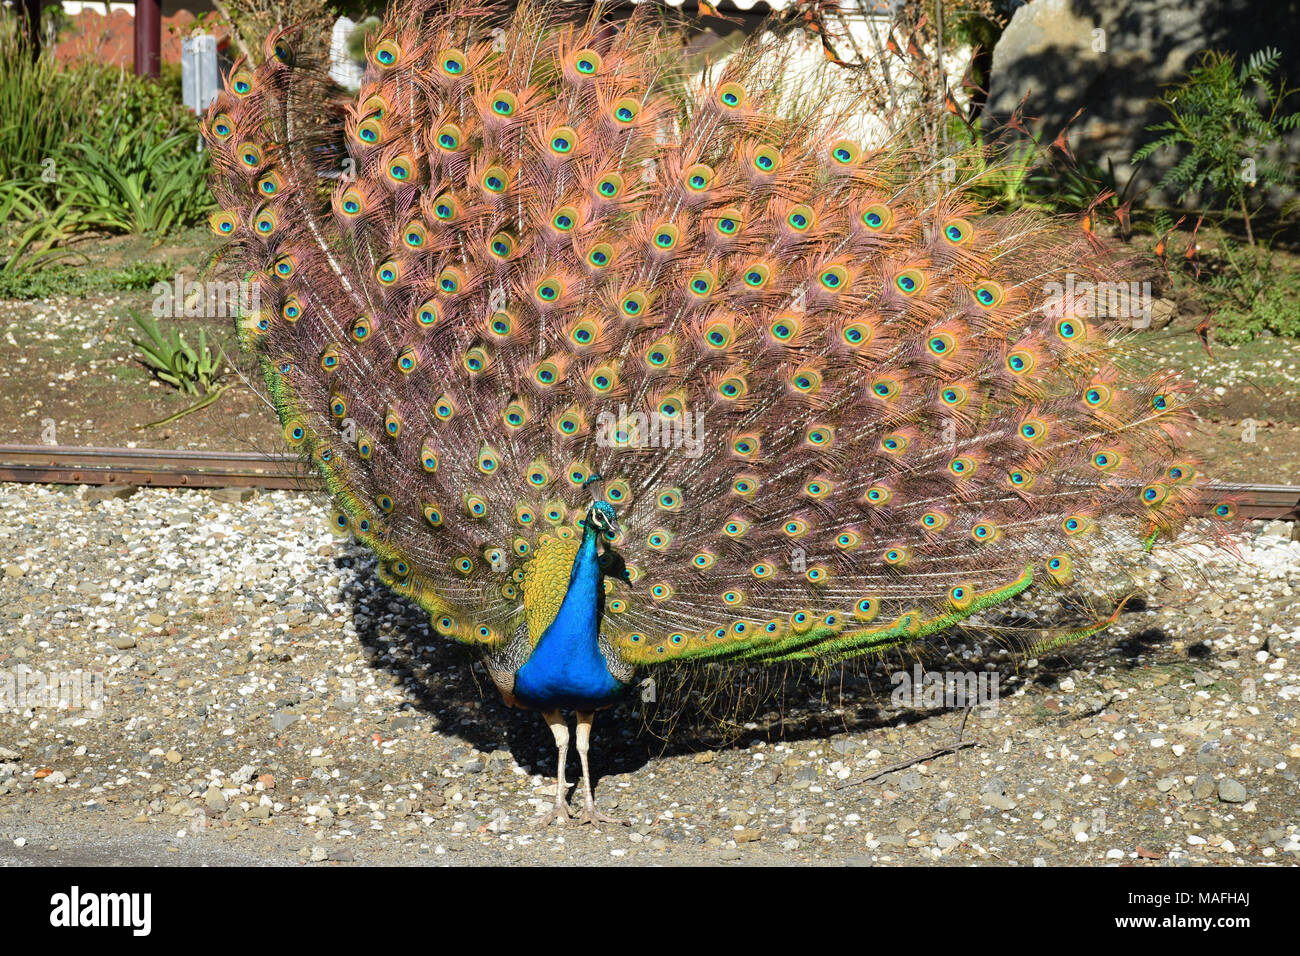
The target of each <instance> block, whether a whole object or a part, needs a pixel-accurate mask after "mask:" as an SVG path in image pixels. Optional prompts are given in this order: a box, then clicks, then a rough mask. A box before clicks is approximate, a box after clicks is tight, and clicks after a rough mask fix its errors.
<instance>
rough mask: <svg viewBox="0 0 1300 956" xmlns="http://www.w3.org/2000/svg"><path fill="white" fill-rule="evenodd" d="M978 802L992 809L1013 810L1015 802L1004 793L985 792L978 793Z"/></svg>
mask: <svg viewBox="0 0 1300 956" xmlns="http://www.w3.org/2000/svg"><path fill="white" fill-rule="evenodd" d="M980 803H982V804H984V805H985V806H986V807H992V808H993V809H994V810H1014V809H1015V808H1016V803H1015V801H1014V800H1012V799H1011V798H1010V797H1008V796H1007V795H1006V794H1004V793H985V794H981V795H980Z"/></svg>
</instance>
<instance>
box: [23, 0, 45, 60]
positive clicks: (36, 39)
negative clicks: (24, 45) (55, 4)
mask: <svg viewBox="0 0 1300 956" xmlns="http://www.w3.org/2000/svg"><path fill="white" fill-rule="evenodd" d="M23 20H24V21H25V23H26V30H27V39H28V40H29V41H31V44H32V59H33V60H35V59H36V58H37V57H39V56H40V55H41V0H23Z"/></svg>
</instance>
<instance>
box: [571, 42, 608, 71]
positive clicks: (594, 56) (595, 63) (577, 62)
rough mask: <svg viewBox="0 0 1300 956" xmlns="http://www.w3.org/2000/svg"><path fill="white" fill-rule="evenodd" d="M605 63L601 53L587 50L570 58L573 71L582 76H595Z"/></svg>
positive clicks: (580, 51) (578, 52)
mask: <svg viewBox="0 0 1300 956" xmlns="http://www.w3.org/2000/svg"><path fill="white" fill-rule="evenodd" d="M603 62H604V61H603V60H602V59H601V57H600V54H599V53H597V52H596V51H595V50H588V49H586V48H584V49H581V50H578V51H577V52H576V53H574V54H573V56H571V57H570V58H569V63H571V64H572V66H573V69H574V70H575V71H577V72H578V73H579V74H581V75H582V76H595V75H596V73H597V72H599V70H600V67H601V64H602V63H603Z"/></svg>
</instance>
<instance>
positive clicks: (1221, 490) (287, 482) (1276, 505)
mask: <svg viewBox="0 0 1300 956" xmlns="http://www.w3.org/2000/svg"><path fill="white" fill-rule="evenodd" d="M0 481H15V482H33V483H38V484H69V485H141V486H145V487H155V488H229V487H258V488H292V489H307V488H317V487H319V486H320V481H319V479H318V478H317V477H316V476H315V475H314V474H312V473H311V472H310V471H309V470H308V469H307V468H306V467H305V466H304V465H303V463H302V461H301V460H300V459H299V458H298V457H297V456H294V455H283V454H281V455H270V454H259V453H257V452H218V451H176V450H166V449H151V448H72V447H67V448H65V447H61V446H56V445H0ZM1224 496H1228V497H1232V498H1234V499H1235V500H1237V502H1238V507H1239V508H1240V510H1241V513H1242V514H1243V515H1245V516H1246V517H1250V518H1281V519H1283V520H1287V521H1297V520H1300V487H1297V486H1294V485H1247V484H1231V483H1224V484H1222V485H1219V486H1217V487H1216V499H1217V498H1218V497H1224Z"/></svg>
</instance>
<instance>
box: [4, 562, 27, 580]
mask: <svg viewBox="0 0 1300 956" xmlns="http://www.w3.org/2000/svg"><path fill="white" fill-rule="evenodd" d="M26 573H27V572H26V571H24V570H23V569H22V568H20V567H19V566H18V565H16V564H6V565H5V577H7V578H21V577H22V576H23V575H24V574H26Z"/></svg>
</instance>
